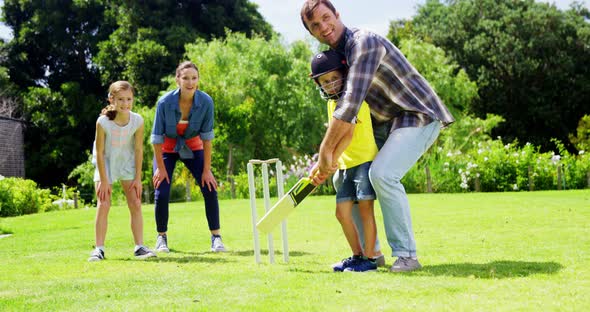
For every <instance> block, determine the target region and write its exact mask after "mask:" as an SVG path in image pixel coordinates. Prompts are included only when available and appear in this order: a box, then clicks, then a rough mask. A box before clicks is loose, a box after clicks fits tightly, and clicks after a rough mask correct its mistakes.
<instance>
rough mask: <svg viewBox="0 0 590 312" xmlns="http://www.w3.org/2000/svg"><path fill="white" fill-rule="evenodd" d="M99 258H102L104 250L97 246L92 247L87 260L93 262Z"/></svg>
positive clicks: (99, 259)
mask: <svg viewBox="0 0 590 312" xmlns="http://www.w3.org/2000/svg"><path fill="white" fill-rule="evenodd" d="M101 260H104V251H102V250H100V249H98V248H94V250H93V251H92V253H91V254H90V258H88V261H89V262H94V261H101Z"/></svg>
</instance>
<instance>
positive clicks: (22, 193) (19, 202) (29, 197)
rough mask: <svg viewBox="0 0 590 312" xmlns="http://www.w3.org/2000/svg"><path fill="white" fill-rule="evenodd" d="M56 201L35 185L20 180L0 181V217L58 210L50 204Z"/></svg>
mask: <svg viewBox="0 0 590 312" xmlns="http://www.w3.org/2000/svg"><path fill="white" fill-rule="evenodd" d="M55 199H57V197H56V196H55V195H52V194H51V192H50V191H49V190H47V189H39V188H37V183H35V182H34V181H32V180H25V179H22V178H4V179H2V180H0V217H12V216H19V215H24V214H31V213H37V212H43V211H50V210H55V209H58V208H57V207H55V206H56V205H54V204H52V202H53V201H54V200H55Z"/></svg>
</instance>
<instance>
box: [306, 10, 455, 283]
mask: <svg viewBox="0 0 590 312" xmlns="http://www.w3.org/2000/svg"><path fill="white" fill-rule="evenodd" d="M301 20H302V22H303V25H304V26H305V28H306V29H307V30H308V31H309V32H310V33H311V35H312V36H314V37H315V38H316V39H317V40H318V41H320V42H321V43H324V44H327V45H328V46H330V48H331V49H332V50H335V51H336V52H339V53H341V54H342V55H344V57H345V59H346V61H347V63H348V66H349V71H348V76H347V80H346V84H345V88H344V94H343V96H341V97H340V99H339V100H338V104H337V106H336V110H335V112H334V114H333V115H332V118H333V121H332V122H331V123H330V126H329V128H328V131H327V132H326V135H325V136H324V139H323V141H322V144H321V146H320V153H319V155H320V157H319V162H318V164H316V166H315V167H314V169H312V171H311V173H310V176H311V177H312V178H313V179H314V182H315V183H317V184H321V183H323V182H324V181H325V180H326V179H327V178H328V176H330V175H331V174H332V173H334V171H335V169H336V167H335V164H336V160H337V159H338V157H339V156H340V154H341V153H342V151H344V149H346V146H347V145H348V144H349V143H350V139H351V137H352V132H353V129H354V126H355V123H356V115H357V113H358V110H359V108H360V106H361V103H362V102H363V101H366V102H367V103H368V104H369V108H370V110H371V116H372V118H373V127H374V132H375V139H376V140H377V144H378V146H379V147H380V150H379V153H378V154H377V157H376V158H375V160H374V161H373V164H372V165H371V169H370V172H369V177H370V179H371V183H372V184H373V188H374V189H375V192H376V193H377V198H378V200H379V202H380V205H381V209H382V212H383V222H384V226H385V232H386V234H387V241H388V243H389V245H390V246H391V248H392V250H393V256H394V257H397V260H396V261H395V263H394V264H393V265H392V267H391V268H390V271H392V272H403V271H412V270H416V269H419V268H421V265H420V263H419V262H418V259H417V256H416V241H415V239H414V231H413V230H412V220H411V216H410V206H409V203H408V199H407V195H406V192H405V189H404V186H403V185H402V184H401V182H400V180H401V179H402V178H403V176H404V175H405V174H406V173H407V172H408V171H409V170H410V168H411V167H412V166H413V165H414V164H415V163H416V162H417V161H418V159H419V158H420V157H421V156H422V155H423V154H424V153H425V152H426V151H427V150H428V148H430V146H431V145H432V144H433V143H434V141H435V140H436V138H437V137H438V135H439V133H440V130H441V128H442V127H445V126H447V125H449V124H451V123H452V122H453V121H454V118H453V116H452V115H451V113H450V112H449V110H448V109H447V107H446V106H445V105H444V104H443V103H442V102H441V100H440V99H439V98H438V96H437V95H436V93H435V92H434V90H433V89H432V88H431V87H430V85H429V84H428V82H427V81H426V80H425V79H424V78H423V77H422V76H421V75H420V74H419V73H418V71H416V69H415V68H414V67H413V66H412V65H411V64H410V63H409V62H408V60H407V59H406V58H405V57H404V55H403V54H402V53H401V52H400V51H399V50H398V49H397V48H396V47H395V46H394V45H393V44H392V43H391V42H390V41H389V40H387V39H386V38H383V37H381V36H379V35H377V34H374V33H371V32H368V31H364V30H359V29H354V28H347V27H346V26H344V24H343V23H342V21H341V20H340V14H339V13H338V12H337V11H336V9H335V8H334V6H333V5H332V3H331V2H330V1H329V0H306V1H305V3H304V4H303V7H302V9H301ZM357 226H360V225H359V224H358V223H357Z"/></svg>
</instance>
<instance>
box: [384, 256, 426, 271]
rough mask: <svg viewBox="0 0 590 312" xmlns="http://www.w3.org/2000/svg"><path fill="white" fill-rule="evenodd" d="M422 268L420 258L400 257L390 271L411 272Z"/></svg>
mask: <svg viewBox="0 0 590 312" xmlns="http://www.w3.org/2000/svg"><path fill="white" fill-rule="evenodd" d="M420 268H422V266H421V265H420V262H418V259H412V258H411V257H398V258H397V260H395V262H394V263H393V265H392V266H391V268H390V269H389V271H390V272H409V271H414V270H418V269H420Z"/></svg>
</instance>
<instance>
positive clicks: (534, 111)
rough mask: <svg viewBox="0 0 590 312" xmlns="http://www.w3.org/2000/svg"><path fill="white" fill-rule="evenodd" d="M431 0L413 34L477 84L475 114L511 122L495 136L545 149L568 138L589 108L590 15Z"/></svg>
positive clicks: (532, 5) (528, 0) (575, 9)
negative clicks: (439, 50)
mask: <svg viewBox="0 0 590 312" xmlns="http://www.w3.org/2000/svg"><path fill="white" fill-rule="evenodd" d="M445 3H446V5H445V4H443V3H441V2H440V1H437V0H429V1H427V2H426V4H425V5H424V6H422V7H421V8H420V9H419V10H418V14H417V16H416V17H415V18H414V20H413V23H412V25H413V29H414V30H415V35H416V36H418V37H420V38H423V39H424V40H426V41H431V42H433V43H434V44H435V45H437V46H439V47H441V48H443V49H444V50H445V51H446V52H447V53H449V55H450V56H452V57H453V58H454V59H455V60H456V61H457V62H458V63H459V65H460V66H461V67H462V68H464V69H465V71H466V72H467V74H468V75H469V77H470V78H471V79H473V80H475V81H476V82H477V85H478V86H479V99H478V100H476V101H474V102H473V104H472V105H471V107H470V110H471V111H472V112H474V113H475V114H476V115H477V116H478V117H482V118H483V117H484V116H485V115H486V114H487V113H493V114H496V115H500V116H503V117H504V118H505V119H506V122H505V123H503V124H501V125H500V126H499V127H498V128H497V129H496V131H495V134H496V135H500V136H502V137H503V138H505V139H506V140H507V141H508V142H511V141H513V140H514V139H515V138H518V139H519V141H520V142H523V143H524V142H531V143H533V144H535V145H538V146H541V147H542V148H543V149H549V148H551V147H552V144H551V143H550V139H551V138H557V139H559V140H561V141H567V137H568V134H569V133H571V132H573V131H575V125H576V123H577V121H578V120H579V119H580V118H581V117H582V116H583V114H584V113H587V112H588V111H589V109H590V106H589V104H588V103H590V67H589V66H588V65H587V64H590V24H588V23H587V22H586V21H585V18H587V17H588V10H586V9H583V8H582V7H581V5H576V4H574V5H573V6H572V9H570V10H568V11H565V12H562V11H559V10H558V9H557V8H556V7H555V6H553V5H549V4H545V3H537V2H535V1H533V0H524V1H510V0H500V1H495V0H494V1H493V0H458V1H445Z"/></svg>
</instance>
